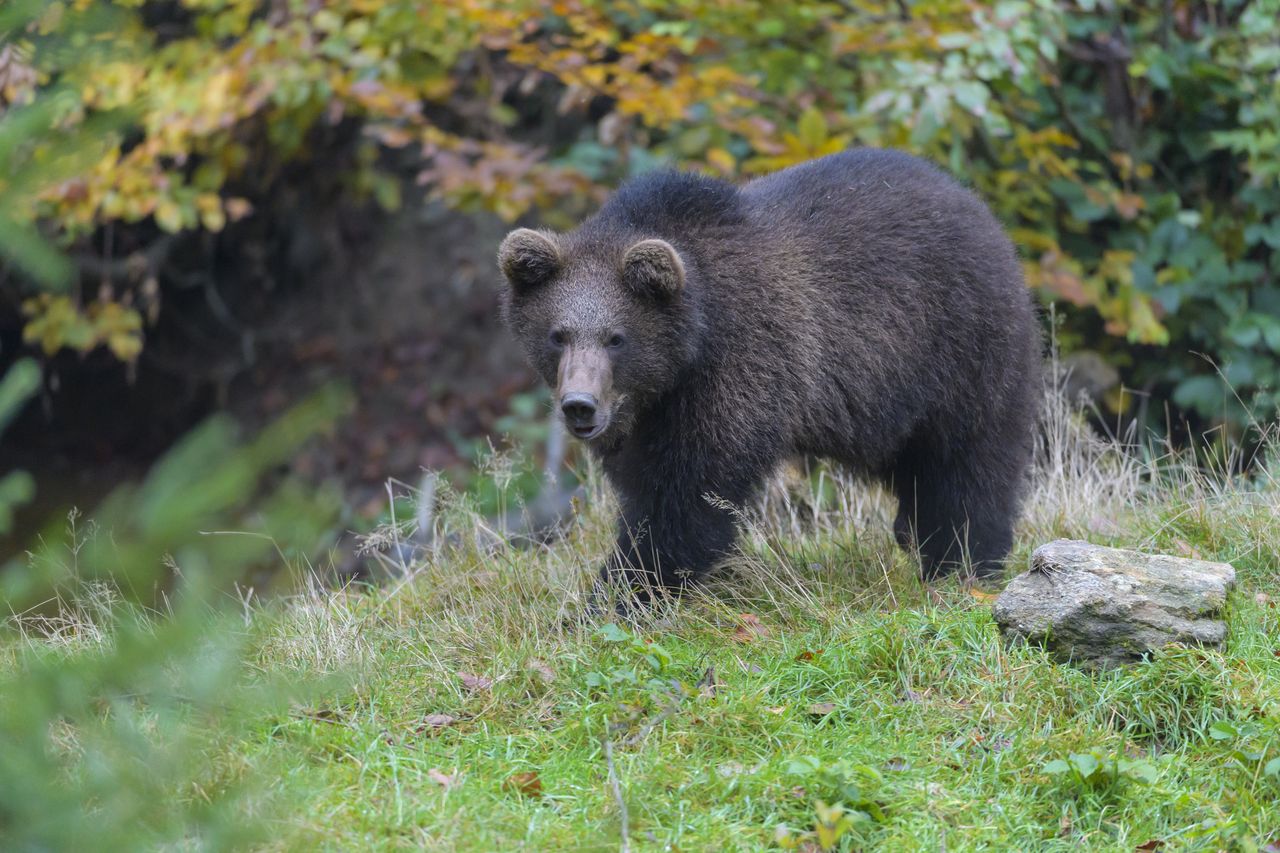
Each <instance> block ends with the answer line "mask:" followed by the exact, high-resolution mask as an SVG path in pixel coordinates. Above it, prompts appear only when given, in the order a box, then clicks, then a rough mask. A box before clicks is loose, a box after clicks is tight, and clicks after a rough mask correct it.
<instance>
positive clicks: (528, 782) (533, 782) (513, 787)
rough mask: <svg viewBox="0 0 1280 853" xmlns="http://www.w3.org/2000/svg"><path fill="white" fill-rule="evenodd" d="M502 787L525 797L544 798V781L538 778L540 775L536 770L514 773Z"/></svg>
mask: <svg viewBox="0 0 1280 853" xmlns="http://www.w3.org/2000/svg"><path fill="white" fill-rule="evenodd" d="M502 787H504V788H506V789H507V790H508V791H514V792H516V793H517V794H520V795H522V796H525V797H541V796H542V780H541V779H540V778H538V773H537V771H535V770H529V771H526V772H524V773H513V774H512V775H510V776H508V777H507V781H505V782H503V783H502Z"/></svg>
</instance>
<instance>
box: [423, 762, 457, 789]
mask: <svg viewBox="0 0 1280 853" xmlns="http://www.w3.org/2000/svg"><path fill="white" fill-rule="evenodd" d="M427 778H429V779H430V780H431V781H432V782H435V783H436V784H437V785H439V786H440V787H441V788H444V789H445V790H446V791H447V790H449V789H450V788H452V787H453V786H454V784H456V783H457V781H458V776H457V774H454V775H453V776H450V775H449V774H448V773H445V772H444V771H443V770H437V769H435V768H434V767H432V768H431V769H430V770H428V771H427Z"/></svg>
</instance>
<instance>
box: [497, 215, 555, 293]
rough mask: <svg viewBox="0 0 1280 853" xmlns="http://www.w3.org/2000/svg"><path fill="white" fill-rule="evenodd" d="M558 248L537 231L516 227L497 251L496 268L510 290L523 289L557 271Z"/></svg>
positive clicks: (544, 280)
mask: <svg viewBox="0 0 1280 853" xmlns="http://www.w3.org/2000/svg"><path fill="white" fill-rule="evenodd" d="M560 263H561V262H560V249H559V247H557V246H556V244H555V242H553V240H552V238H551V237H550V236H549V235H547V234H544V233H543V232H541V231H534V230H532V229H530V228H517V229H516V230H515V231H512V232H511V233H510V234H508V235H507V238H506V239H505V240H503V241H502V246H501V247H500V248H499V249H498V266H499V267H501V268H502V274H503V275H505V276H506V277H507V281H509V282H510V283H511V287H512V289H514V290H517V291H519V290H527V289H529V288H531V287H537V286H538V285H540V284H542V283H544V282H546V281H547V280H549V279H551V278H552V277H554V276H555V274H556V273H557V272H559V271H560Z"/></svg>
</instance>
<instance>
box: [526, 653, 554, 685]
mask: <svg viewBox="0 0 1280 853" xmlns="http://www.w3.org/2000/svg"><path fill="white" fill-rule="evenodd" d="M526 666H528V667H529V669H531V670H532V671H533V672H535V673H536V674H537V676H538V677H539V678H541V679H542V681H543V682H544V683H545V684H550V683H551V682H553V681H555V680H556V671H555V670H554V669H552V668H551V667H549V666H547V664H546V661H542V660H539V659H538V658H529V662H528V663H527V664H526Z"/></svg>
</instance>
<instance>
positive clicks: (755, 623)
mask: <svg viewBox="0 0 1280 853" xmlns="http://www.w3.org/2000/svg"><path fill="white" fill-rule="evenodd" d="M738 620H739V621H738V627H737V628H735V629H734V631H733V638H734V639H735V640H737V641H738V642H739V643H750V642H754V641H755V640H760V639H764V638H765V637H768V636H769V629H768V628H767V627H765V625H764V624H763V623H762V622H761V621H760V617H759V616H756V615H755V614H754V613H739V614H738Z"/></svg>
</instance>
